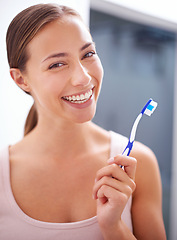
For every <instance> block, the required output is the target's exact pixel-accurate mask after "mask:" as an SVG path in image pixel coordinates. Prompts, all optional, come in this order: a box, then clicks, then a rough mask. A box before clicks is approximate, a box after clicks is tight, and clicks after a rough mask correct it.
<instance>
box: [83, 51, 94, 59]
mask: <svg viewBox="0 0 177 240" xmlns="http://www.w3.org/2000/svg"><path fill="white" fill-rule="evenodd" d="M95 54H96V52H95V51H90V52H88V53H86V54H85V55H84V56H83V59H84V58H88V57H92V56H93V55H95Z"/></svg>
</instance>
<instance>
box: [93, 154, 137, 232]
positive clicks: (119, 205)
mask: <svg viewBox="0 0 177 240" xmlns="http://www.w3.org/2000/svg"><path fill="white" fill-rule="evenodd" d="M120 165H122V166H124V170H123V169H122V168H120ZM135 172H136V160H135V159H134V158H131V157H127V156H122V155H118V156H116V157H114V159H109V160H108V166H106V167H104V168H102V169H100V170H99V171H98V172H97V175H96V179H95V185H94V188H93V197H94V199H97V219H98V223H99V225H100V227H101V229H102V231H111V230H113V229H115V228H117V226H118V223H119V221H121V214H122V212H123V210H124V208H125V205H126V204H127V201H128V199H129V197H130V196H131V194H132V193H133V191H134V190H135V182H134V179H135Z"/></svg>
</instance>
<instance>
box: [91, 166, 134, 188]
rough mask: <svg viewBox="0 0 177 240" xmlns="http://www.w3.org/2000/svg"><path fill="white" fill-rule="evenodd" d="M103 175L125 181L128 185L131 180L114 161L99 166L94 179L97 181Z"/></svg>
mask: <svg viewBox="0 0 177 240" xmlns="http://www.w3.org/2000/svg"><path fill="white" fill-rule="evenodd" d="M104 176H108V177H113V178H115V179H116V180H118V181H121V182H125V183H127V184H128V185H130V184H131V182H132V179H131V178H130V177H129V176H128V175H127V173H126V172H125V171H124V170H123V169H122V168H120V167H119V166H118V165H117V164H115V163H114V164H110V165H108V166H106V167H103V168H101V169H100V170H99V171H98V172H97V174H96V179H95V180H96V181H98V180H100V179H101V178H102V177H104Z"/></svg>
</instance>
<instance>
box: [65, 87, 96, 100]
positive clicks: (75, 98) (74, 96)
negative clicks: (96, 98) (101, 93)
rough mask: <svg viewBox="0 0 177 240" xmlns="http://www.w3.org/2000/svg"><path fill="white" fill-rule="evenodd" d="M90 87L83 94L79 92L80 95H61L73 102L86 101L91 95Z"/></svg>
mask: <svg viewBox="0 0 177 240" xmlns="http://www.w3.org/2000/svg"><path fill="white" fill-rule="evenodd" d="M92 93H93V91H92V89H91V90H90V91H88V92H86V93H85V94H83V93H82V94H80V95H73V96H67V97H63V99H65V100H67V101H70V102H75V103H83V102H86V101H87V100H88V99H89V98H90V97H91V96H92Z"/></svg>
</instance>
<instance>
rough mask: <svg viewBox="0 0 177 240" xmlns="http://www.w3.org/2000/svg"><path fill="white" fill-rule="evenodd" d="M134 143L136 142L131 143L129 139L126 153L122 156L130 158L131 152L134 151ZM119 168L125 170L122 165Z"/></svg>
mask: <svg viewBox="0 0 177 240" xmlns="http://www.w3.org/2000/svg"><path fill="white" fill-rule="evenodd" d="M133 142H134V141H132V142H130V139H129V141H128V144H127V146H126V148H125V149H124V151H123V152H122V155H123V156H129V154H130V152H131V150H132V147H133ZM119 167H120V168H122V169H123V170H124V166H122V165H120V166H119Z"/></svg>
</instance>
